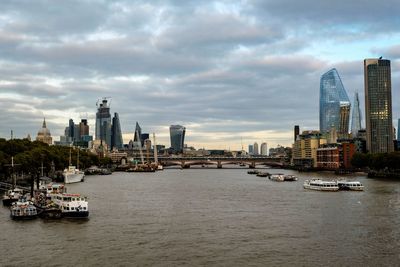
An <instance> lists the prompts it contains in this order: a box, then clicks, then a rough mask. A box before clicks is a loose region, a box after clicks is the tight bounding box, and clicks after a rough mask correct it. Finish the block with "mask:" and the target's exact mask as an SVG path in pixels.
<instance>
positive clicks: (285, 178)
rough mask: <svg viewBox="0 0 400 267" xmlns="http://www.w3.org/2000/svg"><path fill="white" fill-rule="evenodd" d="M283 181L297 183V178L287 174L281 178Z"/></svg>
mask: <svg viewBox="0 0 400 267" xmlns="http://www.w3.org/2000/svg"><path fill="white" fill-rule="evenodd" d="M283 179H284V180H285V182H293V181H297V177H296V176H294V175H292V174H287V175H285V176H284V177H283Z"/></svg>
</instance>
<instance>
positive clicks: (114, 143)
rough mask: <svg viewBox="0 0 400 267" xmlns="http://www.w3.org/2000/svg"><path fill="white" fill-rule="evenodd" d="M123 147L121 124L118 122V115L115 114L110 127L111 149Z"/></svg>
mask: <svg viewBox="0 0 400 267" xmlns="http://www.w3.org/2000/svg"><path fill="white" fill-rule="evenodd" d="M123 145H124V143H123V140H122V131H121V123H120V122H119V115H118V113H117V112H115V113H114V117H113V119H112V127H111V149H114V148H116V149H122V147H123Z"/></svg>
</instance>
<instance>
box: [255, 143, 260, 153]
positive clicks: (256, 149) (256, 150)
mask: <svg viewBox="0 0 400 267" xmlns="http://www.w3.org/2000/svg"><path fill="white" fill-rule="evenodd" d="M259 154H260V153H259V151H258V143H257V142H254V144H253V155H259Z"/></svg>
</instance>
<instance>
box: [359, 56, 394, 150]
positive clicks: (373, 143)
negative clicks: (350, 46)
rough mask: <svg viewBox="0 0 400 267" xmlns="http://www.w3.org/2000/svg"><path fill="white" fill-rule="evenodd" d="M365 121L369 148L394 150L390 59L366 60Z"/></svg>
mask: <svg viewBox="0 0 400 267" xmlns="http://www.w3.org/2000/svg"><path fill="white" fill-rule="evenodd" d="M364 88H365V121H366V130H367V138H366V139H367V150H368V152H370V153H387V152H392V151H394V145H393V122H392V84H391V70H390V60H387V59H381V58H380V59H365V60H364Z"/></svg>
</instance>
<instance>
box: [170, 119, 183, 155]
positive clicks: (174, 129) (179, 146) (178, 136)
mask: <svg viewBox="0 0 400 267" xmlns="http://www.w3.org/2000/svg"><path fill="white" fill-rule="evenodd" d="M185 132H186V128H185V127H183V126H181V125H171V126H170V127H169V134H170V138H171V148H172V149H173V151H174V152H175V153H181V152H183V145H184V142H185Z"/></svg>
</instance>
